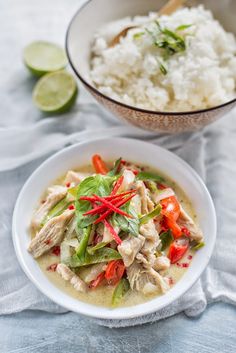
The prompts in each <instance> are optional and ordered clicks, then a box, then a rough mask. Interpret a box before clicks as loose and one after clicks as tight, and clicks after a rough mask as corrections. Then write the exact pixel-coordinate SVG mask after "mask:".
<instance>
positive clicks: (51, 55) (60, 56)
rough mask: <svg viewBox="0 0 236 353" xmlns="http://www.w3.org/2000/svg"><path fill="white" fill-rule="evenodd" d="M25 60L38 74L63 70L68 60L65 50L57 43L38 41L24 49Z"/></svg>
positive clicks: (29, 67) (32, 70) (34, 72)
mask: <svg viewBox="0 0 236 353" xmlns="http://www.w3.org/2000/svg"><path fill="white" fill-rule="evenodd" d="M23 57H24V62H25V65H26V66H27V67H28V69H29V70H30V71H31V72H32V73H33V74H34V75H36V76H42V75H44V74H46V73H48V72H54V71H58V70H62V69H64V68H65V67H66V65H67V63H68V61H67V57H66V54H65V52H64V50H63V49H62V48H61V47H59V46H58V45H56V44H53V43H49V42H43V41H37V42H33V43H31V44H29V45H28V46H27V47H26V48H25V49H24V54H23Z"/></svg>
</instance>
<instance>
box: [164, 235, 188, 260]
mask: <svg viewBox="0 0 236 353" xmlns="http://www.w3.org/2000/svg"><path fill="white" fill-rule="evenodd" d="M188 248H189V241H188V239H186V238H181V239H177V240H175V241H174V242H173V243H172V244H171V245H170V249H169V254H168V257H169V259H170V262H171V263H172V264H175V263H176V262H178V261H179V260H180V259H182V257H183V256H184V254H185V253H186V251H187V250H188Z"/></svg>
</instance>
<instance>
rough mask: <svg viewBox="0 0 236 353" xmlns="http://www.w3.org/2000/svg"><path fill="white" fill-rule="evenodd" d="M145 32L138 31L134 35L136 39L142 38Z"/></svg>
mask: <svg viewBox="0 0 236 353" xmlns="http://www.w3.org/2000/svg"><path fill="white" fill-rule="evenodd" d="M144 34H145V33H144V32H138V33H135V34H134V35H133V38H134V39H139V38H141V37H142V36H143V35H144Z"/></svg>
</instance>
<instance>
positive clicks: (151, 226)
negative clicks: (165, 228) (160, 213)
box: [139, 219, 159, 242]
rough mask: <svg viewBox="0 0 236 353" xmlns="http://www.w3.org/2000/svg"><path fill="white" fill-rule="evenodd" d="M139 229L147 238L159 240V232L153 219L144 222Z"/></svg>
mask: <svg viewBox="0 0 236 353" xmlns="http://www.w3.org/2000/svg"><path fill="white" fill-rule="evenodd" d="M139 231H140V233H141V234H142V235H143V236H144V237H145V238H146V239H149V240H152V241H153V242H155V241H157V240H159V234H158V232H157V229H156V226H155V223H154V221H153V220H152V219H150V221H148V222H147V223H145V224H142V225H141V226H140V229H139Z"/></svg>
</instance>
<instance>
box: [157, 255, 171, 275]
mask: <svg viewBox="0 0 236 353" xmlns="http://www.w3.org/2000/svg"><path fill="white" fill-rule="evenodd" d="M169 267H170V259H169V258H168V257H167V256H164V255H163V256H158V257H156V258H155V260H154V263H153V268H154V270H156V271H162V270H167V269H168V268H169Z"/></svg>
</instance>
